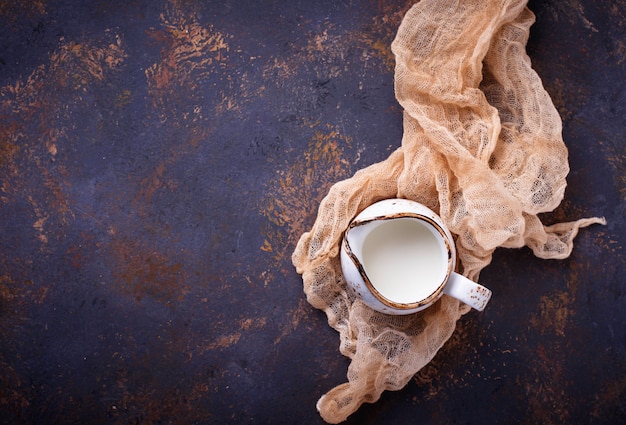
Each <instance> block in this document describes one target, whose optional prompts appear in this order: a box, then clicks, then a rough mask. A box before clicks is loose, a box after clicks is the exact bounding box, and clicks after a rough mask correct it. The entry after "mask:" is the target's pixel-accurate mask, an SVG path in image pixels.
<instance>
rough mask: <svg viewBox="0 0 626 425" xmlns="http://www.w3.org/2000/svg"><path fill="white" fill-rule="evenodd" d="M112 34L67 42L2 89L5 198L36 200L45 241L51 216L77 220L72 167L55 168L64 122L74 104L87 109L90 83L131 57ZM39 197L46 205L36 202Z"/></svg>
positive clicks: (39, 229) (63, 220) (1, 148)
mask: <svg viewBox="0 0 626 425" xmlns="http://www.w3.org/2000/svg"><path fill="white" fill-rule="evenodd" d="M107 37H108V38H109V40H110V41H109V44H108V45H105V47H102V46H96V45H92V44H77V43H64V44H61V46H60V47H59V48H58V49H57V50H56V51H55V52H54V53H52V54H51V55H50V56H49V58H48V63H47V64H45V65H40V66H39V67H38V68H37V69H35V71H33V72H32V73H31V74H30V75H29V76H28V77H26V78H25V79H23V80H18V81H16V82H14V83H13V84H9V85H6V86H3V87H0V99H1V101H0V117H2V118H3V119H2V120H0V138H1V141H0V154H1V155H0V156H1V157H2V159H1V160H0V161H1V162H2V171H0V173H1V174H0V177H2V186H0V190H1V192H0V199H1V200H2V201H4V202H8V199H9V197H10V196H11V195H15V194H20V196H24V197H26V198H28V199H29V200H30V203H31V206H32V208H33V211H34V214H35V215H36V217H37V218H36V220H35V221H34V223H33V229H34V231H35V232H36V236H37V237H38V238H39V239H40V241H41V242H42V244H44V245H45V244H46V243H47V242H48V239H49V235H48V234H47V232H46V228H45V223H46V219H47V217H49V216H55V217H59V219H60V221H61V223H62V224H67V223H69V222H70V221H71V220H72V219H73V218H74V215H73V213H72V211H71V202H70V199H69V196H68V195H67V193H66V188H67V187H68V186H69V181H68V180H67V175H68V173H67V169H66V167H65V165H64V164H62V163H56V164H55V165H54V166H52V167H51V166H50V163H51V162H55V161H56V160H57V157H58V156H59V153H60V152H61V150H64V149H67V148H68V146H67V143H68V140H67V136H66V129H65V127H64V126H63V124H62V123H63V122H66V121H69V120H70V119H71V114H72V111H73V108H75V107H81V105H82V104H83V97H82V96H83V92H84V91H85V90H87V87H88V86H89V85H90V84H92V83H94V82H97V81H101V80H103V79H105V77H106V74H107V72H108V71H110V70H111V69H113V68H115V67H117V66H118V65H119V64H120V63H121V62H122V60H123V59H124V56H125V54H124V52H123V50H122V48H121V40H120V38H119V37H116V36H113V35H111V34H107ZM111 40H112V41H111ZM105 43H106V42H105ZM63 94H69V95H70V98H71V101H70V103H69V104H70V105H72V108H68V107H67V105H66V103H67V99H65V100H61V98H63V96H62V95H63ZM61 102H63V104H62V103H61ZM33 199H37V200H45V204H44V203H43V202H42V201H40V202H41V204H40V205H36V204H35V203H34V202H33ZM55 213H56V214H55Z"/></svg>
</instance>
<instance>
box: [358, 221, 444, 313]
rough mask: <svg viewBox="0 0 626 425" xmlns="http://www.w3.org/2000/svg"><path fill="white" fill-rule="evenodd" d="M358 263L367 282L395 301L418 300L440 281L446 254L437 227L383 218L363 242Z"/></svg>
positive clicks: (425, 295) (435, 287)
mask: <svg viewBox="0 0 626 425" xmlns="http://www.w3.org/2000/svg"><path fill="white" fill-rule="evenodd" d="M362 253H363V257H362V264H363V268H364V269H365V273H366V274H367V276H368V277H369V279H370V282H371V283H372V285H374V287H375V288H376V289H377V290H378V292H380V293H381V295H383V296H384V297H385V298H387V299H389V300H391V301H394V302H397V303H405V304H406V303H414V302H418V301H422V300H423V299H425V298H427V297H428V296H429V295H430V294H432V293H433V292H434V291H435V290H436V289H437V288H438V287H439V285H440V284H441V282H442V281H443V279H444V277H445V273H446V269H447V263H448V261H447V259H448V253H447V251H446V249H445V245H444V243H443V241H442V240H441V236H440V235H439V233H437V230H436V229H434V228H433V227H432V226H430V225H429V224H428V223H426V222H424V221H421V220H418V219H414V218H399V219H393V220H387V221H384V222H383V223H382V224H380V225H379V226H378V227H376V228H375V229H374V230H372V231H371V232H370V234H369V235H367V237H366V238H365V240H364V241H363V251H362Z"/></svg>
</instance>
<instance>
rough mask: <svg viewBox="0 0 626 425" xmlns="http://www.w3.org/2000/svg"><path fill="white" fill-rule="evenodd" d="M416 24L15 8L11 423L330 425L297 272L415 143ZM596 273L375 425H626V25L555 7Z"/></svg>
mask: <svg viewBox="0 0 626 425" xmlns="http://www.w3.org/2000/svg"><path fill="white" fill-rule="evenodd" d="M411 4H412V1H397V2H392V1H385V0H377V1H373V0H370V1H367V0H347V1H341V2H339V1H336V0H323V1H320V0H313V1H309V0H306V1H304V0H280V1H253V0H241V1H236V2H235V1H228V0H223V1H210V0H207V1H192V0H124V1H118V0H91V1H77V0H75V1H68V0H65V1H63V0H16V1H9V0H0V27H1V28H2V31H1V33H0V96H1V97H0V102H1V104H0V105H1V106H0V237H1V240H0V342H1V345H0V422H1V423H6V424H55V423H58V424H166V423H171V424H191V423H198V424H224V423H256V424H269V423H272V424H321V423H322V420H321V419H320V417H319V416H318V414H317V412H316V410H315V402H316V401H317V399H318V398H319V397H320V396H321V395H322V394H323V393H325V392H326V391H328V390H330V389H331V388H332V387H333V386H335V385H337V384H340V383H342V382H344V381H345V380H346V377H345V374H346V368H347V365H348V361H347V359H345V358H344V357H342V356H341V355H340V354H339V351H338V343H339V339H338V335H337V334H336V332H335V331H334V330H332V329H331V328H330V327H328V326H327V324H326V318H325V316H324V314H323V313H322V312H320V311H318V310H315V309H314V308H312V307H311V306H310V305H308V304H307V303H306V300H305V297H304V294H303V291H302V283H301V279H300V276H298V275H297V274H296V273H295V270H294V269H293V267H292V266H291V261H290V255H291V252H292V250H293V247H294V245H295V242H296V241H297V239H298V237H299V236H300V235H301V233H302V232H304V231H306V230H308V229H309V228H310V226H311V225H312V223H313V220H314V218H315V214H316V208H317V205H318V203H319V201H320V199H321V198H322V197H323V196H324V194H325V193H326V191H327V190H328V188H329V186H330V185H331V184H332V183H334V182H336V181H337V180H340V179H343V178H345V177H348V176H350V175H352V174H353V173H354V172H355V171H356V170H358V169H360V168H362V167H364V166H366V165H369V164H371V163H374V162H378V161H380V160H383V159H384V158H386V157H387V156H388V155H389V153H390V152H391V151H393V150H394V149H395V148H396V147H397V146H398V145H399V143H400V138H401V135H402V124H401V109H400V108H399V106H398V104H397V103H396V101H395V98H394V94H393V65H394V60H393V56H392V55H391V52H390V49H389V46H390V43H391V41H392V40H393V37H394V36H395V32H396V29H397V27H398V25H399V23H400V21H401V18H402V16H403V14H404V12H405V11H406V10H407V9H408V8H409V7H410V5H411ZM530 7H531V9H532V10H533V11H534V12H535V13H536V15H537V23H536V24H535V25H534V26H533V27H532V29H531V39H530V42H529V45H528V51H529V54H530V56H531V58H532V60H533V64H534V67H535V69H536V70H537V71H538V73H539V75H540V76H541V77H542V79H543V81H544V84H545V86H546V88H547V90H548V92H549V93H550V94H551V95H552V97H553V100H554V102H555V104H556V106H557V108H558V109H559V111H560V113H561V115H562V117H563V121H564V138H565V141H566V143H567V145H568V147H569V150H570V165H571V169H572V171H571V173H570V176H569V178H568V182H569V185H568V189H567V191H566V197H565V200H564V202H563V203H562V205H561V206H560V207H559V208H558V209H557V210H556V211H555V212H554V213H551V214H548V215H546V216H545V217H544V218H545V221H546V222H547V223H552V222H556V221H562V220H574V219H577V218H581V217H586V216H605V217H606V218H607V220H608V225H607V226H604V227H603V226H594V227H591V228H588V229H583V230H582V231H581V233H580V235H579V236H578V238H577V240H576V246H575V249H574V252H573V254H572V256H571V257H570V258H569V259H567V260H565V261H545V260H539V259H536V258H534V257H533V256H532V254H531V253H530V251H529V250H527V249H521V250H509V251H506V250H500V251H497V253H496V255H495V258H494V261H493V263H492V264H491V265H490V266H489V267H487V268H486V269H485V270H484V271H483V273H482V275H481V280H482V283H483V284H485V285H486V286H488V287H490V288H491V289H492V290H493V291H494V296H493V299H492V302H491V303H490V305H489V306H488V308H487V310H486V311H484V312H483V313H480V314H479V313H475V312H474V313H470V314H468V315H466V316H464V317H463V318H462V320H461V321H460V322H459V324H458V328H457V331H456V332H455V334H454V336H453V337H452V339H451V340H450V341H449V342H448V344H447V345H446V346H445V347H444V348H443V349H442V350H441V351H440V353H439V354H438V355H437V357H436V358H435V359H434V361H433V362H432V363H431V364H429V365H428V366H427V367H426V368H424V369H423V370H422V371H420V372H419V373H418V374H417V375H416V377H415V378H414V379H413V380H412V381H411V382H410V383H409V385H408V386H407V387H406V388H405V389H403V390H402V391H398V392H392V393H385V394H384V395H383V397H382V399H381V400H380V401H379V402H378V403H376V404H373V405H364V406H363V407H362V408H361V409H360V410H359V411H358V412H357V413H356V414H354V415H353V416H352V417H351V418H350V419H349V421H348V422H349V423H352V424H381V423H398V424H401V423H423V424H441V425H445V424H464V423H467V424H469V423H476V424H485V423H521V424H536V423H542V424H617V423H626V308H625V307H626V294H625V288H626V283H625V282H626V278H625V277H624V276H625V275H626V269H625V264H626V259H625V252H624V244H625V243H626V238H625V233H626V231H625V223H624V206H625V198H626V196H625V193H626V177H625V174H624V160H625V158H626V151H625V148H624V146H625V145H624V144H625V140H624V138H625V137H626V122H625V119H624V117H625V116H626V3H625V2H624V1H623V0H621V1H613V2H596V1H592V0H588V1H576V0H571V1H556V0H554V1H534V2H531V3H530Z"/></svg>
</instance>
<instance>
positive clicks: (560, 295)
mask: <svg viewBox="0 0 626 425" xmlns="http://www.w3.org/2000/svg"><path fill="white" fill-rule="evenodd" d="M572 301H573V299H572V295H571V294H570V293H569V292H565V291H559V292H556V293H554V294H551V295H549V296H543V297H541V299H540V301H539V312H538V313H537V314H536V315H534V316H533V317H532V318H531V321H530V322H531V325H532V326H533V328H535V329H537V330H538V331H539V332H540V333H541V334H542V335H545V334H551V333H554V334H556V335H557V336H565V328H566V326H567V324H568V321H569V320H570V316H572V315H573V314H574V308H573V307H572Z"/></svg>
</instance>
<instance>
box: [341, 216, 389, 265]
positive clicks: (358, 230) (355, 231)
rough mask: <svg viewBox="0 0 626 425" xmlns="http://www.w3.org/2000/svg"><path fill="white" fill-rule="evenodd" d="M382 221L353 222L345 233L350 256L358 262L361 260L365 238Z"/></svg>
mask: <svg viewBox="0 0 626 425" xmlns="http://www.w3.org/2000/svg"><path fill="white" fill-rule="evenodd" d="M381 223H382V220H369V221H360V222H353V223H352V224H351V225H350V227H349V228H348V230H347V231H346V234H345V238H346V242H347V244H348V248H349V250H350V251H351V252H352V255H353V256H355V257H356V258H357V259H359V261H360V260H361V259H362V258H363V246H364V245H365V239H366V238H367V236H368V235H369V234H370V233H371V232H372V230H374V229H375V228H377V227H378V226H380V225H381Z"/></svg>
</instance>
